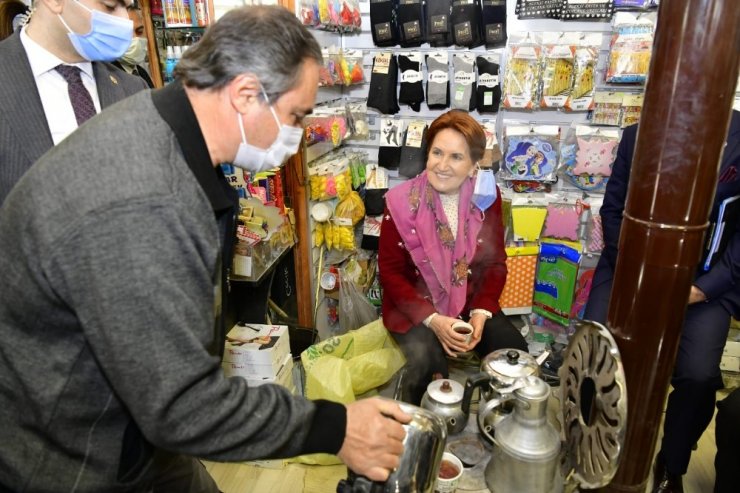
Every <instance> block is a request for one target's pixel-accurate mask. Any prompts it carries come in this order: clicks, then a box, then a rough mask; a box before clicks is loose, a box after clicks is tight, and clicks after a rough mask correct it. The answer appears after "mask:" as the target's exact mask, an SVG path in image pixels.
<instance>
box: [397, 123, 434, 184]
mask: <svg viewBox="0 0 740 493" xmlns="http://www.w3.org/2000/svg"><path fill="white" fill-rule="evenodd" d="M426 131H427V125H426V123H425V122H423V121H414V122H410V123H409V125H408V129H407V130H406V140H405V141H404V144H403V147H402V148H401V162H400V164H399V166H398V174H399V175H401V176H405V177H406V178H413V177H415V176H417V175H418V174H419V173H421V172H422V171H424V166H425V164H426V156H425V154H424V151H425V150H426V140H425V137H426Z"/></svg>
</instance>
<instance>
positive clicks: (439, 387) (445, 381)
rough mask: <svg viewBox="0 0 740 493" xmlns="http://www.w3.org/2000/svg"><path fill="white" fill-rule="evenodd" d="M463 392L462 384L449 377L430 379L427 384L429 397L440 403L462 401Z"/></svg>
mask: <svg viewBox="0 0 740 493" xmlns="http://www.w3.org/2000/svg"><path fill="white" fill-rule="evenodd" d="M463 392H464V389H463V386H462V384H461V383H460V382H456V381H454V380H450V379H449V378H440V379H438V380H432V382H431V383H430V384H429V385H427V394H428V395H429V397H430V398H431V399H432V400H434V401H436V402H439V403H440V404H457V403H458V402H460V401H462V398H463Z"/></svg>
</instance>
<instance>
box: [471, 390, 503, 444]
mask: <svg viewBox="0 0 740 493" xmlns="http://www.w3.org/2000/svg"><path fill="white" fill-rule="evenodd" d="M509 399H510V397H497V398H494V399H491V400H490V401H487V402H486V405H485V407H484V408H483V409H478V430H479V431H480V432H481V433H482V434H483V436H484V437H485V438H486V439H487V440H488V443H493V444H495V445H498V443H497V442H496V439H495V438H494V435H491V434H489V429H488V427H487V426H486V424H485V418H486V416H488V414H489V413H490V412H492V411H493V410H494V409H495V408H497V407H498V406H500V405H501V404H503V403H504V402H506V401H508V400H509ZM491 431H492V430H491Z"/></svg>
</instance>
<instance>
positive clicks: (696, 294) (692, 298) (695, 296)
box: [689, 285, 707, 305]
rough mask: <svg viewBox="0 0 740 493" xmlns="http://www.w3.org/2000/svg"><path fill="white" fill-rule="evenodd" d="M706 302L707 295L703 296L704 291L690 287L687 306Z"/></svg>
mask: <svg viewBox="0 0 740 493" xmlns="http://www.w3.org/2000/svg"><path fill="white" fill-rule="evenodd" d="M706 300H707V295H705V294H704V291H702V290H701V289H699V288H697V287H696V286H693V285H692V286H691V291H690V292H689V305H691V304H694V303H700V302H702V301H706Z"/></svg>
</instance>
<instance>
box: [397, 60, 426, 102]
mask: <svg viewBox="0 0 740 493" xmlns="http://www.w3.org/2000/svg"><path fill="white" fill-rule="evenodd" d="M398 70H399V72H401V78H400V82H401V89H400V91H399V94H398V102H399V103H402V104H407V105H409V106H410V107H411V109H412V110H414V111H419V110H420V109H421V103H423V102H424V82H423V80H422V71H421V53H420V52H418V51H416V52H409V53H403V54H399V55H398Z"/></svg>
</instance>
